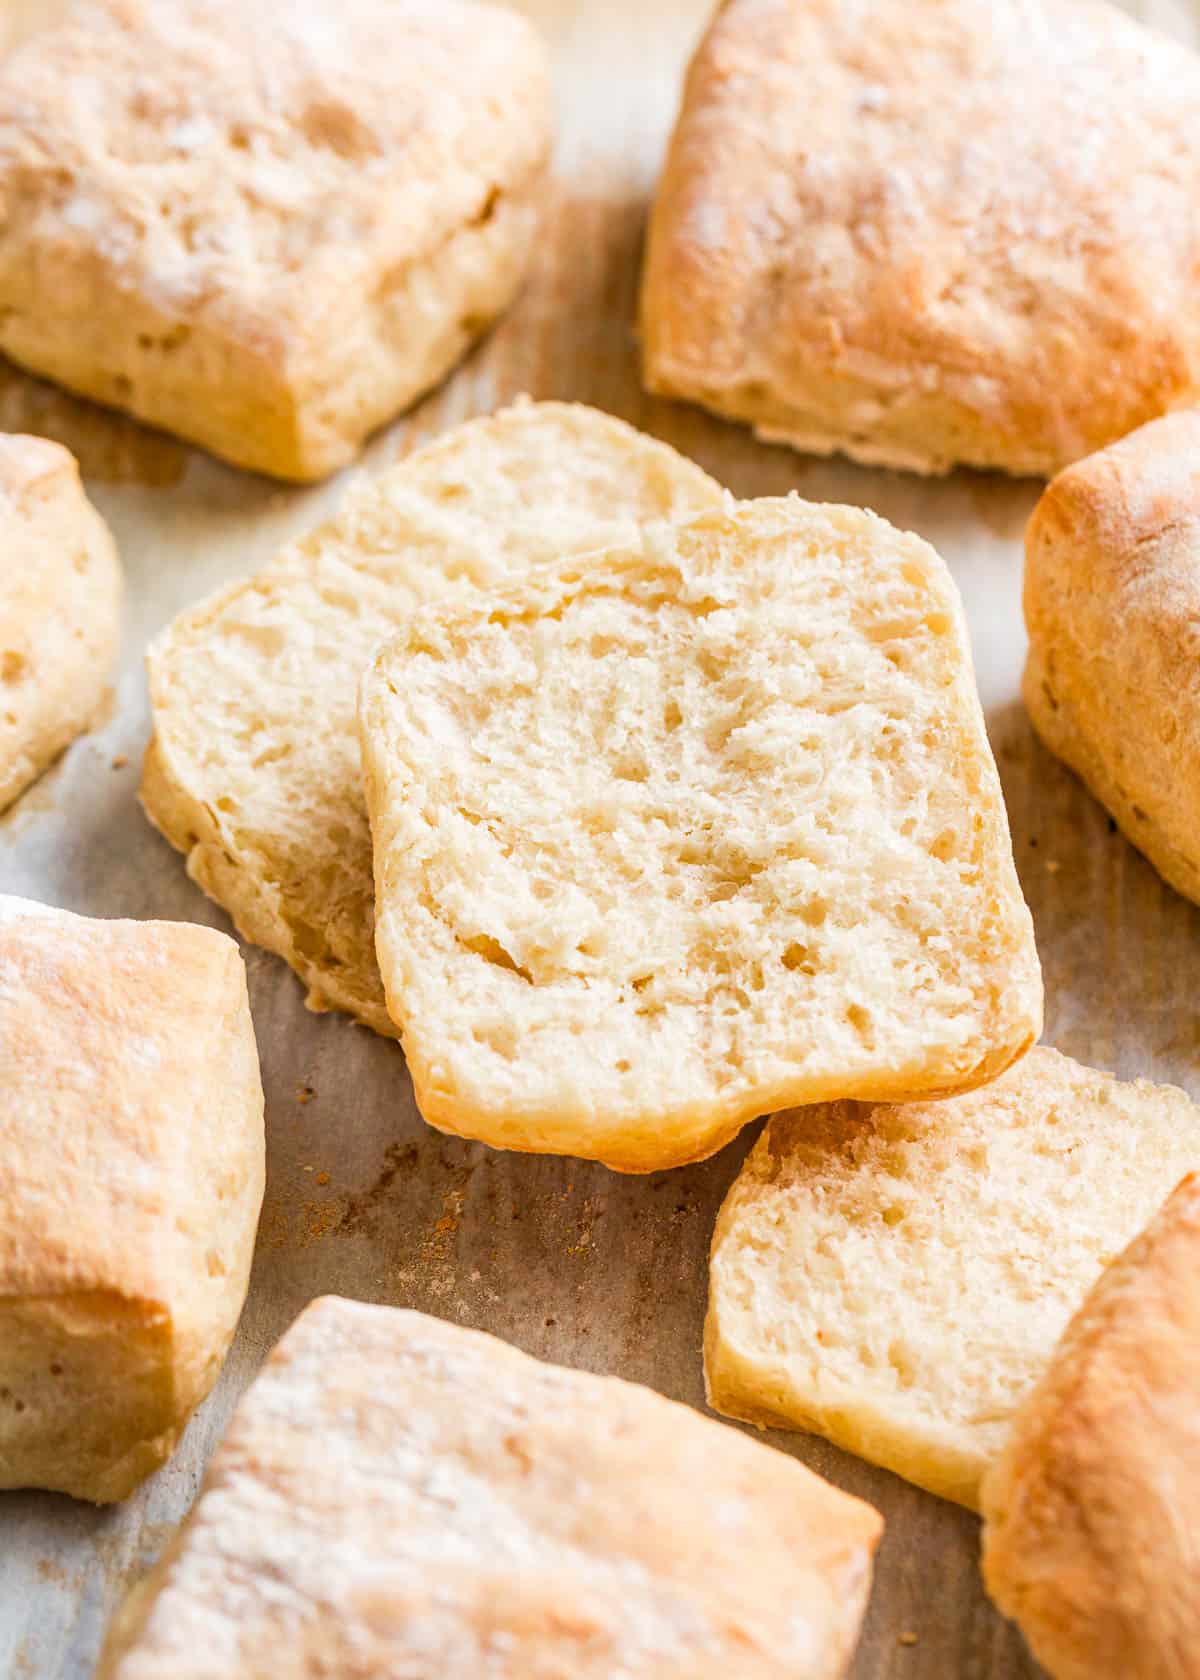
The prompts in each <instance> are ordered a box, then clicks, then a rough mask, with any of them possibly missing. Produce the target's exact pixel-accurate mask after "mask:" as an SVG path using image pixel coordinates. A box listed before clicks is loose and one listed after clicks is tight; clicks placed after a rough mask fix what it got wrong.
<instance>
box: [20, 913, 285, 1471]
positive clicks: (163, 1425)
mask: <svg viewBox="0 0 1200 1680" xmlns="http://www.w3.org/2000/svg"><path fill="white" fill-rule="evenodd" d="M263 1154H264V1146H263V1095H262V1085H261V1083H260V1080H259V1072H258V1055H257V1051H256V1049H255V1042H254V1029H253V1026H252V1024H251V1020H250V1007H249V1002H248V1000H247V996H246V976H245V969H244V967H243V964H242V959H241V956H240V955H239V953H238V949H237V946H236V945H235V944H234V943H233V941H232V940H231V939H227V938H226V937H225V935H224V934H220V933H214V932H213V931H212V930H211V929H209V928H202V927H193V926H190V925H187V924H175V923H167V922H123V921H92V920H90V919H87V918H84V917H81V916H74V915H70V914H68V913H67V912H65V911H61V910H51V909H47V908H46V907H45V906H44V905H40V904H33V903H31V902H30V901H28V900H25V899H15V898H4V897H0V1488H19V1487H41V1488H52V1489H55V1490H57V1491H59V1492H63V1493H70V1494H74V1495H75V1496H76V1497H77V1498H80V1499H90V1500H95V1501H97V1502H98V1503H106V1502H108V1501H110V1500H116V1499H123V1498H125V1496H126V1495H127V1494H129V1493H131V1492H132V1491H133V1489H134V1488H135V1487H136V1486H137V1484H138V1483H139V1482H140V1481H141V1480H142V1479H143V1478H144V1477H145V1476H147V1475H149V1473H150V1472H151V1471H152V1470H156V1469H157V1468H158V1466H159V1465H160V1464H162V1463H163V1462H164V1461H165V1460H166V1458H167V1457H168V1456H169V1454H170V1453H171V1451H172V1449H173V1448H174V1445H175V1442H176V1441H177V1440H178V1438H179V1435H180V1434H181V1433H182V1430H183V1426H184V1424H185V1423H186V1422H187V1420H188V1417H189V1416H190V1415H191V1412H192V1411H193V1409H194V1408H195V1407H196V1406H197V1405H198V1404H199V1402H200V1401H201V1400H202V1399H203V1398H204V1396H205V1395H206V1394H207V1393H208V1391H209V1389H210V1388H211V1387H212V1385H213V1382H214V1381H215V1380H216V1377H217V1373H218V1372H219V1370H220V1368H221V1364H222V1362H223V1360H224V1357H225V1353H226V1350H227V1348H228V1346H229V1343H230V1340H231V1339H232V1336H233V1332H234V1328H235V1326H236V1324H237V1321H238V1317H239V1315H240V1313H241V1310H242V1303H243V1301H244V1299H245V1295H246V1285H247V1280H248V1278H249V1273H250V1261H251V1256H252V1253H253V1249H254V1233H255V1230H256V1228H257V1225H258V1214H259V1209H260V1207H261V1204H262V1197H263V1170H264V1169H263Z"/></svg>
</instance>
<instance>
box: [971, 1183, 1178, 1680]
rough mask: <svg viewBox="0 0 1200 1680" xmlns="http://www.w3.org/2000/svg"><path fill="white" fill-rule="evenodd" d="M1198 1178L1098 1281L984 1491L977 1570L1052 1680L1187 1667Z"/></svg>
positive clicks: (1167, 1678)
mask: <svg viewBox="0 0 1200 1680" xmlns="http://www.w3.org/2000/svg"><path fill="white" fill-rule="evenodd" d="M1198 1273H1200V1181H1198V1180H1197V1178H1196V1177H1195V1175H1194V1174H1192V1175H1189V1177H1188V1178H1187V1179H1185V1180H1184V1182H1183V1183H1182V1184H1180V1186H1179V1187H1178V1189H1177V1190H1176V1191H1175V1192H1174V1194H1173V1195H1172V1196H1171V1198H1170V1199H1169V1200H1168V1202H1167V1204H1166V1206H1165V1207H1164V1208H1163V1209H1162V1211H1161V1212H1160V1213H1158V1214H1157V1215H1156V1216H1155V1218H1154V1220H1153V1221H1152V1222H1151V1224H1150V1225H1149V1227H1148V1228H1147V1229H1146V1230H1145V1231H1144V1232H1143V1233H1142V1234H1141V1235H1140V1236H1138V1237H1137V1238H1136V1239H1135V1240H1134V1241H1133V1242H1132V1243H1131V1244H1130V1246H1129V1247H1128V1248H1127V1249H1126V1250H1125V1252H1124V1253H1123V1254H1122V1255H1121V1256H1120V1258H1119V1259H1117V1260H1115V1261H1114V1262H1113V1264H1112V1265H1111V1266H1110V1267H1109V1268H1108V1270H1107V1271H1106V1272H1105V1273H1104V1274H1103V1276H1102V1277H1101V1278H1100V1281H1099V1282H1098V1283H1097V1284H1096V1287H1095V1288H1094V1289H1093V1290H1092V1292H1091V1294H1090V1295H1089V1296H1088V1298H1087V1300H1086V1301H1085V1302H1084V1304H1083V1305H1082V1306H1081V1307H1080V1309H1079V1311H1078V1313H1077V1314H1076V1315H1075V1317H1074V1319H1073V1320H1072V1321H1071V1324H1070V1325H1069V1326H1068V1328H1067V1331H1066V1333H1065V1335H1064V1336H1063V1339H1062V1341H1061V1342H1060V1343H1059V1345H1058V1348H1057V1349H1056V1351H1055V1354H1054V1358H1053V1361H1052V1363H1051V1365H1050V1368H1049V1369H1048V1370H1047V1372H1046V1374H1045V1375H1044V1376H1043V1377H1042V1379H1041V1381H1040V1382H1039V1383H1038V1385H1037V1387H1036V1388H1035V1389H1034V1391H1033V1393H1032V1394H1031V1395H1030V1396H1029V1398H1028V1399H1027V1400H1026V1402H1025V1404H1024V1405H1023V1406H1022V1408H1021V1410H1020V1412H1019V1413H1018V1414H1017V1419H1016V1423H1015V1424H1014V1426H1013V1431H1012V1434H1011V1436H1010V1437H1009V1440H1008V1444H1007V1445H1006V1447H1005V1449H1004V1452H1003V1454H1002V1456H1001V1458H1000V1460H999V1462H998V1463H997V1464H996V1465H995V1466H993V1468H992V1470H991V1471H990V1472H989V1474H988V1476H987V1479H986V1480H985V1482H984V1486H983V1511H984V1516H985V1518H986V1526H985V1528H984V1537H983V1570H984V1579H985V1580H986V1582H987V1586H988V1591H989V1592H990V1593H991V1595H992V1597H993V1598H994V1599H995V1601H996V1603H997V1604H998V1605H999V1606H1000V1608H1001V1609H1002V1610H1003V1611H1004V1612H1005V1614H1006V1615H1009V1616H1012V1617H1013V1618H1014V1619H1015V1620H1016V1621H1017V1622H1018V1623H1019V1624H1020V1626H1021V1628H1022V1630H1023V1632H1024V1633H1025V1636H1026V1638H1027V1639H1028V1640H1029V1643H1030V1645H1031V1647H1032V1649H1033V1651H1034V1653H1035V1655H1036V1656H1037V1658H1038V1660H1039V1662H1041V1663H1042V1664H1044V1666H1045V1667H1046V1669H1047V1670H1048V1672H1049V1673H1050V1674H1052V1675H1053V1676H1054V1680H1096V1676H1098V1675H1104V1674H1112V1675H1120V1676H1121V1680H1186V1677H1188V1676H1192V1675H1195V1674H1196V1673H1197V1672H1200V1670H1198V1666H1197V1665H1198V1663H1200V1656H1198V1653H1200V1403H1198V1397H1200V1291H1198V1290H1197V1288H1196V1278H1197V1275H1198Z"/></svg>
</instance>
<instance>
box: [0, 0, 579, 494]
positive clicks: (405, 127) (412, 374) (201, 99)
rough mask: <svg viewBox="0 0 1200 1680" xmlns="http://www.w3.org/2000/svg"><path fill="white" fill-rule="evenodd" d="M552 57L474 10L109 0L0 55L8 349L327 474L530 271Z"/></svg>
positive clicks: (527, 32)
mask: <svg viewBox="0 0 1200 1680" xmlns="http://www.w3.org/2000/svg"><path fill="white" fill-rule="evenodd" d="M549 99H550V94H549V76H548V64H547V55H546V51H545V48H544V46H543V44H542V42H541V40H540V38H539V37H538V35H537V34H536V32H535V31H534V29H533V28H532V26H531V25H530V24H528V23H527V22H526V21H525V20H524V19H523V18H521V17H518V16H516V15H514V14H513V13H511V12H509V11H506V10H504V9H502V8H500V7H496V6H492V5H483V4H481V5H462V4H459V3H457V0H304V3H303V4H296V3H294V0H256V3H255V4H254V5H250V6H246V5H243V4H241V0H107V3H102V0H96V3H91V4H85V5H83V6H81V7H79V8H77V9H76V10H74V11H73V12H71V13H70V14H69V15H68V17H67V19H66V20H65V21H64V22H62V23H60V24H58V25H57V26H55V27H50V28H48V29H46V30H43V31H40V32H38V33H37V34H35V35H34V36H33V37H32V38H31V39H30V40H28V41H27V42H25V43H24V44H23V45H22V46H20V47H18V48H17V50H16V51H15V52H14V53H12V54H11V56H9V57H8V58H7V59H6V60H4V61H3V63H0V204H2V205H3V211H4V214H3V217H2V219H0V350H2V351H3V352H4V353H5V354H6V355H8V356H10V357H12V359H13V360H14V361H16V362H19V363H20V364H21V365H22V366H23V367H26V368H28V369H30V370H32V371H33V372H34V373H39V374H43V375H45V376H46V377H48V378H51V379H55V380H57V381H59V382H60V383H61V384H63V385H66V386H68V387H69V388H70V389H72V390H74V391H77V392H80V393H82V394H83V395H85V396H89V397H94V398H96V399H97V400H98V401H100V402H103V403H107V404H109V405H110V406H111V407H114V408H119V409H124V410H127V411H128V412H129V413H131V414H134V415H136V416H137V417H138V418H139V419H142V420H146V421H149V422H151V423H152V424H154V425H156V426H161V427H163V428H165V429H166V430H168V431H171V432H175V433H177V434H178V435H179V436H180V437H183V438H187V439H189V440H190V441H192V442H195V443H199V444H201V445H203V446H204V447H205V448H206V449H209V450H212V451H213V452H214V453H215V454H217V455H220V456H222V457H224V458H225V459H226V460H229V461H232V462H235V463H236V464H237V465H239V466H244V467H251V468H254V469H256V470H258V471H261V472H265V473H270V474H273V475H275V476H277V477H280V478H285V479H297V480H308V479H316V478H321V477H323V476H325V475H326V474H328V473H331V472H333V471H334V470H335V469H336V468H338V467H340V466H342V465H343V464H344V463H345V462H347V461H348V460H350V459H351V458H352V457H353V456H354V454H355V453H356V452H357V450H358V449H359V447H360V446H361V444H362V442H363V440H364V439H365V438H366V436H367V435H368V433H370V432H371V431H372V430H374V429H375V428H376V427H377V426H380V425H382V424H383V423H384V422H385V421H387V420H389V419H390V418H391V417H392V416H393V415H395V414H397V413H399V412H400V410H402V409H403V408H406V407H407V406H408V405H409V404H410V403H412V402H413V401H414V400H415V399H416V398H417V397H418V396H420V395H421V394H422V393H423V392H424V391H427V390H428V389H429V388H430V387H431V386H433V385H434V384H436V383H437V382H438V381H439V380H440V379H441V378H442V377H443V375H444V374H446V373H447V371H448V370H449V369H450V368H451V367H452V366H453V365H454V364H455V363H456V362H457V361H458V360H459V359H460V358H461V357H462V355H463V354H464V353H465V351H466V349H467V348H468V346H469V345H470V344H471V343H472V342H473V340H474V339H476V338H477V337H478V336H479V335H480V334H481V333H482V332H483V331H484V329H485V328H486V327H487V326H488V324H489V323H490V322H491V321H492V320H493V319H494V318H495V317H496V316H497V315H498V314H499V313H500V312H501V311H502V310H503V309H505V308H506V307H507V305H508V304H509V302H510V301H511V299H512V297H513V296H514V294H515V291H516V289H517V286H518V284H519V282H520V280H521V278H522V276H523V274H524V272H525V269H526V266H527V264H528V260H529V256H530V252H531V249H532V243H533V236H534V230H535V226H536V221H537V203H538V198H539V189H540V184H541V180H542V176H543V173H544V168H545V164H546V160H547V156H548V151H549V145H550V128H551V117H550V105H549Z"/></svg>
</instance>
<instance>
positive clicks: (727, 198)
mask: <svg viewBox="0 0 1200 1680" xmlns="http://www.w3.org/2000/svg"><path fill="white" fill-rule="evenodd" d="M866 20H867V12H866V10H865V9H864V8H863V7H862V6H859V5H855V4H852V3H850V0H804V3H803V4H801V3H799V0H726V3H725V4H724V5H723V6H722V7H721V8H720V10H719V11H718V14H717V16H716V18H715V20H714V22H713V24H712V26H711V28H710V30H709V32H708V34H707V36H706V37H705V39H704V41H703V43H702V44H701V46H700V49H699V51H698V53H697V55H696V58H695V60H694V62H693V64H692V67H691V71H690V74H689V77H688V82H687V89H686V92H685V96H684V103H683V111H682V115H681V117H680V120H679V124H678V126H677V128H676V132H675V136H674V139H673V141H672V144H671V149H670V152H669V155H668V159H667V163H666V168H665V171H664V174H663V178H662V182H661V185H660V188H659V193H658V198H657V202H656V204H655V208H654V213H653V218H652V224H651V232H650V241H649V247H648V255H647V264H646V274H645V281H644V290H643V300H642V328H643V337H644V341H645V372H646V379H647V383H648V384H649V385H650V387H651V389H653V390H656V391H660V392H663V393H664V394H667V395H674V396H680V397H685V398H688V399H690V400H694V401H698V402H701V403H703V404H705V405H706V406H708V407H710V408H713V409H715V410H717V411H718V412H720V413H723V414H727V415H731V416H733V417H734V418H739V419H743V420H749V421H751V422H752V423H753V424H754V425H755V426H756V427H757V429H758V430H759V432H760V433H761V434H762V435H763V436H764V437H767V438H770V439H775V440H778V441H786V442H791V443H793V444H795V445H796V447H798V448H802V449H805V450H810V451H813V452H816V453H821V454H828V453H830V452H831V451H834V450H839V451H844V452H845V453H847V454H850V455H853V456H856V457H857V458H859V459H861V460H866V461H875V462H881V463H884V464H888V465H894V466H901V467H908V468H912V469H915V470H917V471H922V472H944V471H946V470H948V469H949V468H950V467H951V466H952V465H954V464H955V463H956V462H967V463H972V464H975V465H978V466H988V467H1000V468H1003V469H1004V470H1006V471H1009V472H1019V473H1047V474H1048V473H1051V472H1053V471H1055V470H1057V469H1058V468H1059V467H1060V466H1062V465H1063V464H1064V463H1066V462H1069V461H1072V460H1075V459H1078V458H1079V457H1080V456H1082V455H1085V454H1086V453H1087V452H1088V451H1089V450H1091V449H1095V448H1098V447H1100V446H1101V445H1103V444H1105V443H1108V442H1109V441H1111V440H1112V439H1113V438H1117V437H1121V436H1123V435H1124V434H1125V433H1126V432H1128V431H1129V430H1131V429H1132V428H1133V427H1134V426H1137V425H1139V424H1141V423H1142V422H1143V421H1145V420H1148V419H1150V418H1152V417H1153V416H1155V415H1157V414H1161V413H1162V412H1164V411H1165V410H1167V409H1170V408H1174V407H1178V406H1180V405H1182V404H1184V403H1186V402H1188V401H1189V400H1193V399H1194V397H1195V395H1196V393H1197V391H1198V390H1200V315H1198V312H1197V308H1196V299H1195V274H1196V270H1197V264H1198V262H1200V223H1198V222H1197V218H1196V216H1195V213H1194V207H1195V203H1196V198H1197V193H1198V191H1200V139H1198V138H1197V134H1196V126H1195V122H1194V120H1193V113H1194V110H1195V106H1196V102H1197V99H1198V98H1200V60H1197V59H1196V58H1195V57H1194V56H1193V55H1190V54H1189V53H1187V52H1186V51H1185V50H1184V49H1183V48H1181V47H1179V46H1178V45H1176V44H1174V43H1172V42H1168V41H1165V40H1161V39H1159V38H1158V37H1156V36H1155V35H1153V34H1152V33H1151V32H1149V31H1148V30H1145V29H1143V28H1142V27H1141V26H1139V25H1137V24H1135V23H1133V22H1132V21H1131V20H1129V19H1128V18H1126V17H1124V16H1123V15H1122V14H1121V13H1120V12H1118V11H1117V10H1116V9H1115V8H1113V7H1110V6H1108V5H1104V4H1097V3H1095V0H1031V3H1030V4H1028V5H1021V6H1012V5H1005V6H997V5H995V4H993V3H992V0H951V3H949V4H947V3H945V0H916V3H914V0H881V3H879V4H875V5H873V6H871V7H870V8H869V23H868V22H867V21H866Z"/></svg>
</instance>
